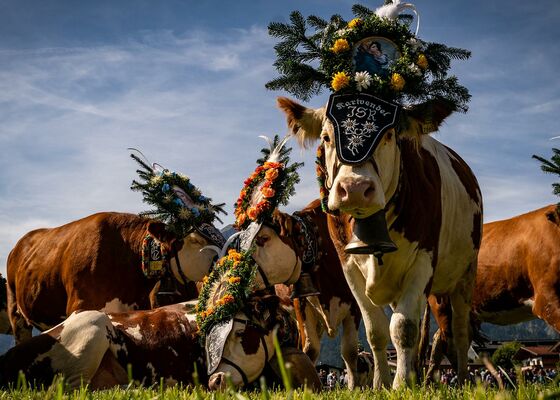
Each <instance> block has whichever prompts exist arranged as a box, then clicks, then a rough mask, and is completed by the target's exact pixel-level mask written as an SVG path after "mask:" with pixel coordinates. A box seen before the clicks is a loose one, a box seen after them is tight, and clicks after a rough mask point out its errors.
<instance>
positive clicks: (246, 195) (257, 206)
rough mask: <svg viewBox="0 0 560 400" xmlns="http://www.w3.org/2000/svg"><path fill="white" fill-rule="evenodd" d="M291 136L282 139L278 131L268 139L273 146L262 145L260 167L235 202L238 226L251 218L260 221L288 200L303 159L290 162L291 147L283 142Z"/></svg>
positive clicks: (247, 222) (236, 223)
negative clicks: (265, 146) (297, 161)
mask: <svg viewBox="0 0 560 400" xmlns="http://www.w3.org/2000/svg"><path fill="white" fill-rule="evenodd" d="M288 138H289V137H286V138H284V139H283V140H282V141H280V140H279V138H278V135H276V136H275V137H274V139H273V140H270V139H268V138H266V139H267V140H268V141H269V145H270V148H269V149H263V150H261V152H262V153H263V157H262V158H260V159H259V160H257V164H258V166H257V168H256V169H255V171H254V172H253V173H252V174H251V176H249V178H247V179H246V180H245V182H244V186H243V189H241V192H240V193H239V199H237V202H236V203H235V226H236V228H237V229H238V230H242V229H246V228H247V227H248V226H249V225H250V224H251V222H257V223H261V222H263V221H265V220H266V219H268V218H270V217H271V215H272V212H273V211H274V210H275V209H276V208H277V207H278V206H279V205H280V204H282V205H286V204H288V199H289V197H290V196H291V195H293V194H294V192H295V189H294V186H295V184H296V183H298V182H299V175H298V173H297V169H298V168H300V167H301V166H302V165H303V163H293V164H291V165H289V162H290V157H289V155H290V152H291V151H292V149H291V148H289V147H285V146H284V144H285V143H286V141H287V140H288Z"/></svg>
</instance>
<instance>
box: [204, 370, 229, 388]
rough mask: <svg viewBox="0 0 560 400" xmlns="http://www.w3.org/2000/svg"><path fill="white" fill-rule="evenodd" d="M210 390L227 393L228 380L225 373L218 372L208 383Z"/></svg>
mask: <svg viewBox="0 0 560 400" xmlns="http://www.w3.org/2000/svg"><path fill="white" fill-rule="evenodd" d="M208 388H209V389H210V390H214V391H221V392H223V391H225V390H226V389H227V379H226V373H225V372H216V373H215V374H213V375H212V376H211V377H210V379H209V381H208Z"/></svg>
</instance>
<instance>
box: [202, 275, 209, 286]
mask: <svg viewBox="0 0 560 400" xmlns="http://www.w3.org/2000/svg"><path fill="white" fill-rule="evenodd" d="M202 283H203V284H204V285H206V284H207V283H208V275H204V278H202Z"/></svg>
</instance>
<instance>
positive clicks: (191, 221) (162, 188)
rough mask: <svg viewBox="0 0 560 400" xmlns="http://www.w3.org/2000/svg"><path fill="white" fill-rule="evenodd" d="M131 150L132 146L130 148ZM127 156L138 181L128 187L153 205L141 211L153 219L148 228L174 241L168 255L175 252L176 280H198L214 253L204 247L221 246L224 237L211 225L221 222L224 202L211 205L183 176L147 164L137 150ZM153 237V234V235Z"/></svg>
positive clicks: (156, 165) (203, 273)
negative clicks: (134, 162) (220, 216)
mask: <svg viewBox="0 0 560 400" xmlns="http://www.w3.org/2000/svg"><path fill="white" fill-rule="evenodd" d="M132 150H134V149H132ZM136 151H137V152H138V153H139V155H140V156H141V157H142V158H141V157H140V156H138V155H136V154H131V155H130V156H131V157H132V158H133V159H134V160H135V161H136V162H137V163H138V164H139V165H140V167H141V169H138V170H137V171H136V172H137V173H138V176H139V178H140V179H139V180H138V181H137V180H134V181H132V185H131V189H132V190H134V191H140V192H142V196H143V200H144V202H145V203H148V204H150V205H152V206H154V207H155V208H154V209H152V210H150V211H146V212H143V213H141V215H142V216H146V217H150V218H153V219H154V220H156V221H160V223H154V224H152V226H151V228H152V229H151V230H153V231H156V230H157V235H158V236H162V235H165V232H167V236H168V237H170V240H173V241H174V244H173V248H172V251H173V253H171V254H177V258H175V261H178V262H173V263H172V264H171V265H172V270H173V271H172V272H173V273H174V274H175V276H176V277H177V279H178V280H180V281H184V280H192V281H200V280H201V279H202V278H203V277H204V276H205V275H207V274H208V271H209V270H210V267H211V266H212V262H213V260H214V258H215V254H214V253H213V252H212V251H210V250H208V249H206V248H207V247H208V246H210V245H213V246H218V247H221V246H223V244H224V242H225V239H224V237H223V236H222V234H221V232H220V231H219V230H218V229H216V228H215V227H214V225H213V223H214V221H215V220H218V221H220V222H221V220H220V219H219V218H218V216H217V214H218V213H224V214H225V211H224V210H223V206H224V204H212V200H211V199H210V198H208V197H205V196H203V195H202V193H201V191H200V190H199V189H198V188H197V187H195V186H194V185H193V184H192V183H191V181H190V178H189V177H187V176H186V175H183V174H180V173H176V172H171V171H169V170H168V169H165V168H163V167H161V166H160V165H159V164H157V163H152V164H150V163H149V161H147V160H146V159H145V157H144V156H143V155H142V153H141V152H139V151H138V150H136ZM156 237H157V236H156Z"/></svg>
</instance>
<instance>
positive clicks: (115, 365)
mask: <svg viewBox="0 0 560 400" xmlns="http://www.w3.org/2000/svg"><path fill="white" fill-rule="evenodd" d="M127 383H128V374H127V372H126V371H125V370H124V368H123V367H122V365H120V364H119V362H118V361H117V359H116V358H115V356H114V355H113V353H111V351H110V350H107V351H106V352H105V355H104V356H103V358H102V359H101V363H100V364H99V368H97V371H96V372H95V375H94V376H93V377H92V378H91V380H90V382H89V388H90V389H92V390H100V389H109V388H112V387H114V386H118V385H126V384H127Z"/></svg>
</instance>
